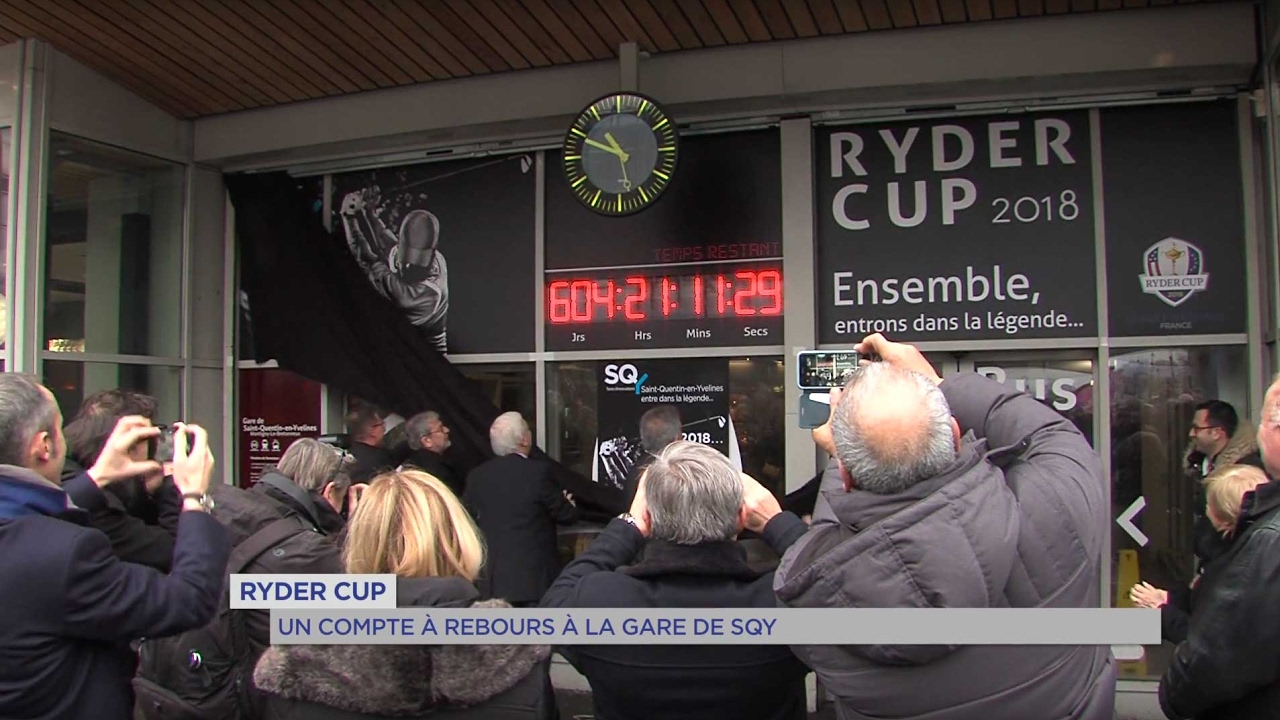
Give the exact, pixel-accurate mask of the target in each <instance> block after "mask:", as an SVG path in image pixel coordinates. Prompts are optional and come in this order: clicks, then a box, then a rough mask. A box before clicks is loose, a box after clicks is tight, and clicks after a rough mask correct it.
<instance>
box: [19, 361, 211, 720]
mask: <svg viewBox="0 0 1280 720" xmlns="http://www.w3.org/2000/svg"><path fill="white" fill-rule="evenodd" d="M61 426H62V417H61V414H60V413H59V412H58V406H57V402H56V401H55V400H54V398H53V395H52V393H50V392H49V391H48V390H46V389H45V388H43V387H41V386H40V384H39V383H37V382H36V381H35V380H33V379H31V378H29V377H27V376H24V375H18V374H14V373H3V374H0V579H3V582H0V607H2V608H4V613H5V622H3V623H0V717H5V718H29V719H36V718H38V719H40V720H76V719H78V718H95V719H100V720H128V718H130V717H131V715H132V710H133V708H132V702H133V699H132V692H131V689H130V687H129V677H128V675H129V672H130V671H129V668H130V667H131V666H132V663H131V654H130V653H129V649H128V643H129V642H130V641H131V640H133V639H136V638H140V637H144V636H151V637H154V636H160V635H169V634H175V633H179V632H184V631H186V630H190V629H193V628H196V627H200V626H202V625H204V624H205V623H207V622H209V621H210V620H211V619H212V618H213V615H214V612H215V611H216V609H217V605H218V600H219V596H220V592H221V589H222V583H223V574H224V573H225V569H226V563H227V557H228V554H229V542H228V538H227V531H226V530H225V529H224V528H223V527H222V526H221V525H220V524H219V523H218V521H217V520H215V519H213V518H212V517H210V516H209V514H208V513H207V512H206V511H207V509H208V508H209V507H210V506H211V503H210V501H209V499H208V496H207V495H206V490H207V489H208V487H209V480H210V477H211V476H212V474H213V456H212V455H211V454H210V453H209V449H208V436H207V435H206V434H205V432H204V430H203V429H200V428H198V427H196V426H194V425H191V426H185V429H186V430H188V431H190V432H191V433H192V435H193V436H194V442H193V445H192V448H191V452H190V453H189V454H188V452H187V448H186V441H185V439H184V440H182V441H180V442H178V443H176V445H177V448H176V450H175V454H176V458H175V461H174V468H173V476H174V483H175V484H176V485H177V487H178V488H179V489H180V490H181V491H182V496H183V512H182V518H181V520H180V521H179V523H178V539H177V542H176V544H175V546H174V560H173V571H172V572H171V573H170V574H169V575H167V576H166V575H162V574H160V573H158V572H156V571H155V570H153V569H151V568H146V567H142V566H140V565H134V564H132V563H124V562H121V561H120V560H119V559H117V558H116V557H115V555H114V553H113V552H112V549H111V544H110V543H109V542H108V541H107V538H106V537H105V536H104V535H103V534H102V533H100V532H98V531H97V530H94V529H92V528H89V527H86V526H85V522H86V517H85V512H84V510H85V509H86V508H79V507H77V506H76V505H75V504H73V503H72V502H71V500H70V498H68V494H67V492H66V491H65V490H64V488H63V487H61V486H60V485H59V481H60V479H61V473H62V464H63V459H64V457H65V455H66V442H65V440H64V438H63V436H62V430H61ZM158 434H159V430H158V429H157V428H154V427H152V426H151V425H150V423H149V422H148V421H147V420H146V419H145V418H141V417H136V416H135V417H126V418H123V419H121V421H120V422H119V423H118V424H117V426H116V430H115V432H113V433H112V435H111V437H110V439H109V440H108V441H107V443H106V446H105V447H104V449H103V450H102V452H101V453H100V454H99V456H98V461H97V462H96V463H95V464H94V465H93V467H91V468H90V469H89V471H88V472H87V473H85V474H83V475H80V476H78V477H76V478H73V479H71V480H70V481H68V482H67V483H66V485H68V486H72V487H82V488H83V489H84V490H85V492H83V493H82V494H81V496H82V497H86V498H89V499H90V500H92V501H93V503H91V504H98V505H101V504H102V503H103V502H104V500H103V495H104V493H103V492H101V488H102V487H105V486H107V485H109V484H110V483H112V482H118V481H121V480H124V479H126V478H131V477H137V476H139V475H144V474H147V473H149V472H152V471H154V470H155V469H156V463H155V462H154V461H142V462H139V461H136V460H133V459H131V457H130V450H131V449H132V448H133V447H135V446H136V445H138V444H139V443H146V442H147V440H148V439H149V438H153V437H156V436H157V435H158ZM184 437H185V435H184ZM87 509H88V510H92V509H93V508H92V507H90V508H87Z"/></svg>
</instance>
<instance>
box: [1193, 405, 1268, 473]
mask: <svg viewBox="0 0 1280 720" xmlns="http://www.w3.org/2000/svg"><path fill="white" fill-rule="evenodd" d="M1256 452H1258V436H1257V433H1256V432H1255V431H1254V429H1253V426H1252V425H1250V424H1249V421H1248V420H1245V419H1244V418H1241V419H1240V422H1239V424H1237V425H1236V431H1235V432H1234V433H1232V434H1231V439H1230V440H1228V441H1227V444H1226V446H1225V447H1223V448H1222V452H1219V453H1218V456H1217V457H1216V458H1214V459H1213V465H1214V467H1223V466H1224V465H1234V464H1235V463H1237V462H1240V460H1241V459H1243V458H1246V457H1248V456H1250V455H1253V454H1254V453H1256ZM1203 458H1204V453H1201V452H1198V451H1197V450H1196V449H1195V445H1194V444H1192V443H1187V449H1186V450H1184V451H1183V453H1182V463H1183V466H1184V467H1189V466H1192V465H1194V466H1195V467H1193V468H1191V469H1193V470H1195V471H1197V472H1198V471H1199V469H1200V468H1199V465H1200V461H1201V460H1202V459H1203Z"/></svg>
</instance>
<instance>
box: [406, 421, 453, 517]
mask: <svg viewBox="0 0 1280 720" xmlns="http://www.w3.org/2000/svg"><path fill="white" fill-rule="evenodd" d="M405 437H406V439H407V440H408V442H409V456H408V457H407V458H405V461H404V464H405V465H411V466H413V467H416V468H418V469H419V470H422V471H423V472H426V473H429V474H431V475H434V476H435V477H437V478H439V479H440V481H441V482H443V483H444V484H445V485H448V486H449V489H450V490H452V491H453V494H454V495H457V496H458V497H462V491H463V481H462V477H461V476H460V474H459V473H458V472H457V471H455V470H454V468H453V467H451V466H450V465H449V463H448V462H447V461H446V460H445V457H444V454H445V452H446V451H447V450H448V449H449V448H450V447H451V446H452V445H453V443H452V442H451V441H450V440H449V426H448V425H445V424H444V421H443V420H441V419H440V414H439V413H437V412H435V411H434V410H427V411H426V412H420V413H418V414H417V415H414V416H413V417H411V418H409V421H408V422H407V423H406V424H405Z"/></svg>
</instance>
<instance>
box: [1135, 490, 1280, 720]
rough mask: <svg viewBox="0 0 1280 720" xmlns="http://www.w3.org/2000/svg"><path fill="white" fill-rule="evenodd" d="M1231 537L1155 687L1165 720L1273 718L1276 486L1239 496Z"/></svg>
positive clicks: (1279, 567) (1277, 689) (1277, 662)
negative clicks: (1239, 507) (1240, 509)
mask: <svg viewBox="0 0 1280 720" xmlns="http://www.w3.org/2000/svg"><path fill="white" fill-rule="evenodd" d="M1235 537H1236V540H1235V542H1234V543H1232V544H1231V546H1230V548H1229V549H1227V551H1226V552H1225V553H1224V554H1223V555H1221V556H1220V557H1219V558H1217V559H1216V560H1215V561H1214V562H1213V563H1212V564H1211V565H1210V566H1209V568H1208V569H1207V570H1206V571H1205V573H1204V575H1203V576H1202V577H1201V578H1200V583H1199V586H1198V587H1197V588H1196V594H1195V602H1194V607H1193V609H1192V613H1191V619H1190V623H1189V625H1188V629H1187V639H1186V640H1185V641H1183V642H1181V643H1179V644H1178V647H1177V649H1176V650H1175V651H1174V655H1173V660H1172V662H1170V664H1169V668H1168V670H1166V671H1165V674H1164V677H1163V678H1162V679H1161V680H1160V707H1161V709H1162V710H1164V713H1165V715H1166V716H1167V717H1169V718H1175V719H1181V718H1195V719H1196V720H1263V719H1264V718H1266V719H1267V720H1274V718H1278V717H1280V623H1278V622H1276V620H1275V614H1276V608H1278V607H1280V562H1278V561H1277V558H1280V483H1276V482H1269V483H1266V484H1265V485H1259V486H1258V487H1257V489H1256V490H1254V491H1253V492H1251V493H1247V494H1246V495H1245V500H1244V512H1243V513H1241V517H1240V522H1239V524H1238V525H1237V526H1236V532H1235Z"/></svg>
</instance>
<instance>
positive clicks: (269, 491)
mask: <svg viewBox="0 0 1280 720" xmlns="http://www.w3.org/2000/svg"><path fill="white" fill-rule="evenodd" d="M268 477H273V478H275V479H276V480H277V481H283V482H286V483H288V484H289V485H292V486H293V487H294V488H296V490H297V492H298V493H300V494H305V495H306V496H307V497H309V498H310V499H311V507H306V506H304V505H303V504H302V503H301V502H299V500H298V499H297V498H294V497H291V496H290V495H288V494H286V493H284V492H282V491H281V490H279V489H278V488H276V487H273V486H272V485H270V484H268V483H264V482H262V481H263V480H265V479H267V478H268ZM251 492H254V493H258V494H260V495H265V496H266V497H268V498H271V499H272V500H274V501H275V502H276V503H278V504H280V505H281V506H283V507H285V508H287V509H288V511H289V512H292V513H294V514H295V515H299V516H301V517H302V518H303V519H305V520H306V521H307V522H309V523H311V524H312V525H313V526H315V527H316V529H318V530H320V531H321V532H322V533H324V534H325V535H336V534H338V533H341V532H342V530H343V529H344V528H345V527H346V525H347V521H346V519H345V518H343V517H342V514H341V513H339V512H338V511H337V510H334V509H333V506H331V505H330V504H329V501H327V500H325V499H324V498H322V497H320V495H319V494H318V493H313V492H309V491H307V490H303V489H302V487H301V486H299V485H298V484H297V483H295V482H294V481H293V480H292V479H290V478H288V477H286V476H284V475H281V474H280V473H278V472H267V473H264V474H263V476H262V478H261V479H260V480H259V481H258V482H257V484H255V485H254V486H253V490H252V491H251ZM312 508H314V512H313V511H312Z"/></svg>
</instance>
